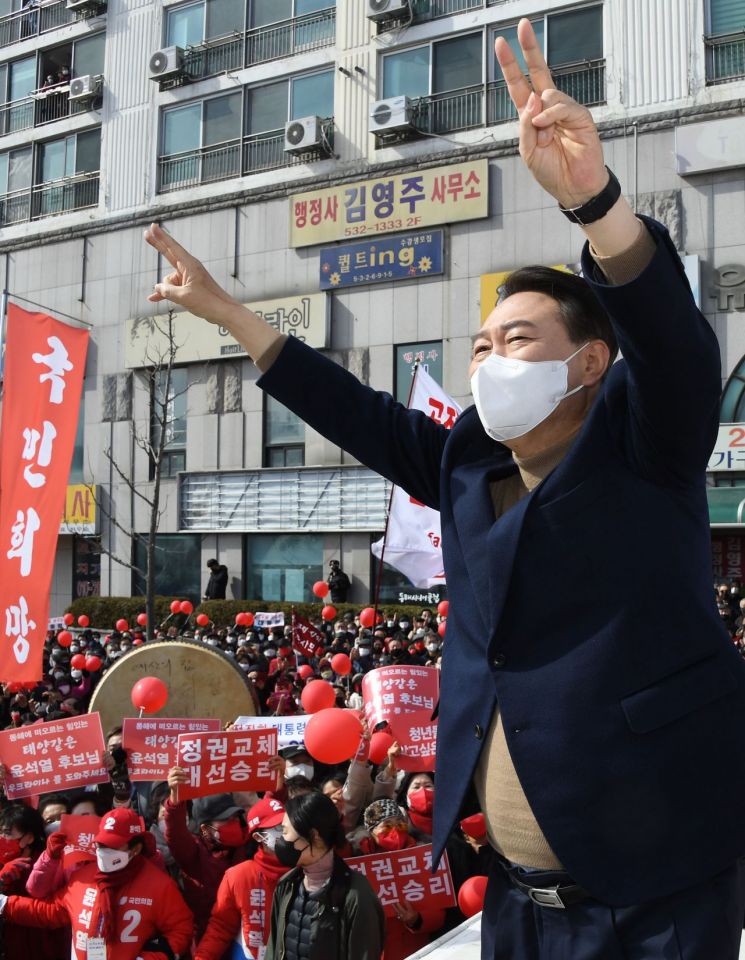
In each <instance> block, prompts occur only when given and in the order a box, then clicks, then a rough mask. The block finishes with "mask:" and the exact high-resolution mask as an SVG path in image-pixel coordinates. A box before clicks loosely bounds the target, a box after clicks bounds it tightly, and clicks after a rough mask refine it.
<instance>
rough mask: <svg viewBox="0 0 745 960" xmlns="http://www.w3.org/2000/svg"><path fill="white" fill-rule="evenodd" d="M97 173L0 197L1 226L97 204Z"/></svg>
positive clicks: (57, 181) (48, 183)
mask: <svg viewBox="0 0 745 960" xmlns="http://www.w3.org/2000/svg"><path fill="white" fill-rule="evenodd" d="M98 184H99V172H98V171H95V172H94V173H81V174H78V175H77V176H74V177H63V178H62V179H60V180H50V181H47V182H46V183H39V184H37V185H36V186H34V187H27V188H26V189H24V190H15V191H13V192H12V193H6V194H5V195H2V196H0V224H1V225H2V226H9V225H10V224H13V223H23V222H24V221H27V220H38V219H40V218H42V217H54V216H57V215H59V214H61V213H72V212H73V211H74V210H83V209H85V208H86V207H95V206H96V205H97V204H98Z"/></svg>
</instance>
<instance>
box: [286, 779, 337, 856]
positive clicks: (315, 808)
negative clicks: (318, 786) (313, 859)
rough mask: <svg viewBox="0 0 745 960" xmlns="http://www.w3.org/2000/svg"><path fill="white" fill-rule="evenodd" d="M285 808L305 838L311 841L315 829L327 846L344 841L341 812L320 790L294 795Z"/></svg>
mask: <svg viewBox="0 0 745 960" xmlns="http://www.w3.org/2000/svg"><path fill="white" fill-rule="evenodd" d="M285 810H286V812H287V819H288V820H289V821H290V823H291V824H292V826H293V829H294V830H295V832H296V833H297V834H298V836H299V837H302V838H303V840H307V841H308V842H309V843H310V839H311V832H312V831H313V830H315V831H317V833H318V836H319V837H320V838H321V840H322V841H323V843H324V844H325V845H326V846H327V847H336V846H340V845H341V844H342V843H344V831H343V830H342V826H341V820H340V819H339V813H338V811H337V809H336V807H335V806H334V804H333V803H332V802H331V800H330V799H329V798H328V797H326V796H324V794H322V793H321V792H320V791H317V790H314V791H313V792H312V793H305V794H303V795H302V796H299V797H292V798H291V799H289V800H288V801H287V802H286V803H285Z"/></svg>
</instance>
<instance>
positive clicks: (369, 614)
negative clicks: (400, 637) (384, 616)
mask: <svg viewBox="0 0 745 960" xmlns="http://www.w3.org/2000/svg"><path fill="white" fill-rule="evenodd" d="M360 623H361V624H362V626H363V627H371V626H372V625H373V624H374V623H375V610H374V609H373V608H372V607H365V609H364V610H360Z"/></svg>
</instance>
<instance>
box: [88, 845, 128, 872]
mask: <svg viewBox="0 0 745 960" xmlns="http://www.w3.org/2000/svg"><path fill="white" fill-rule="evenodd" d="M131 859H132V853H131V852H130V851H129V850H114V849H113V848H112V847H99V848H98V850H96V863H97V864H98V869H99V870H100V871H101V873H116V871H117V870H122V869H124V867H126V866H127V864H128V863H129V861H130V860H131Z"/></svg>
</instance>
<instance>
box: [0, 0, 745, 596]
mask: <svg viewBox="0 0 745 960" xmlns="http://www.w3.org/2000/svg"><path fill="white" fill-rule="evenodd" d="M522 16H528V17H530V19H531V20H532V21H533V24H534V27H535V29H536V32H537V34H538V36H539V38H540V40H541V42H542V43H543V44H544V49H545V51H546V56H547V59H548V62H549V64H550V66H551V67H552V70H553V72H554V76H555V79H556V83H557V85H558V86H559V87H560V88H561V89H563V90H565V91H566V92H568V93H569V94H571V95H572V96H574V97H576V98H577V99H579V100H580V101H582V102H583V103H586V104H587V105H588V107H589V108H590V109H591V110H592V112H593V115H594V117H595V119H596V122H597V123H598V124H599V127H600V129H601V133H602V136H603V138H604V142H605V148H606V151H607V160H608V163H609V165H610V166H611V167H612V168H613V170H614V171H615V173H616V174H617V176H618V178H619V180H620V181H621V183H622V185H623V188H624V191H625V193H626V195H627V196H628V197H629V199H630V202H631V203H632V205H634V206H635V208H636V209H637V210H638V211H640V212H643V213H649V214H652V215H654V216H656V217H657V218H659V219H660V220H662V221H663V222H664V223H665V224H666V225H667V226H668V228H669V229H670V232H671V234H672V237H673V239H674V241H675V243H676V246H677V247H678V249H679V250H680V252H681V254H683V255H684V256H685V257H686V268H687V271H688V273H689V277H690V278H691V281H692V285H693V286H694V289H695V292H696V296H697V298H698V300H699V304H700V306H701V309H702V310H703V312H704V314H705V315H706V316H707V318H708V319H709V321H710V322H711V324H712V326H713V328H714V329H715V331H716V333H717V336H718V338H719V342H720V346H721V350H722V361H723V385H724V384H726V385H727V391H726V392H725V399H726V398H727V397H729V401H728V403H727V402H726V403H725V409H723V419H724V420H725V421H726V423H728V424H731V426H728V427H724V428H723V430H722V435H721V437H720V444H719V445H718V447H717V452H716V454H715V457H713V458H712V464H711V467H712V470H711V473H710V493H711V503H712V522H713V524H714V525H715V527H716V528H717V529H716V530H715V550H716V553H717V557H720V556H721V557H723V558H724V559H723V560H722V562H721V564H720V565H719V566H718V567H717V570H716V571H715V572H716V573H717V575H718V576H725V577H730V578H735V577H739V566H738V565H739V563H740V561H739V559H738V558H739V556H740V554H741V553H742V550H741V539H742V538H741V534H740V531H741V530H742V526H741V524H742V513H743V507H744V506H745V490H741V491H738V487H741V486H742V485H743V484H745V458H744V459H743V462H742V467H741V466H740V462H739V455H740V454H739V450H738V445H740V443H741V441H742V438H743V437H745V428H743V429H742V432H741V433H738V432H737V431H738V430H740V429H741V428H740V427H738V426H737V424H738V423H740V422H741V421H745V409H743V410H741V409H740V408H741V407H745V397H743V395H742V386H743V384H745V360H744V359H743V358H744V357H745V174H744V172H743V171H744V169H745V122H744V121H743V117H742V102H743V96H745V39H743V27H745V0H604V2H597V0H587V2H583V3H567V2H565V0H496V2H493V0H339V2H338V3H337V4H336V5H334V4H333V2H329V0H187V2H179V0H173V2H172V0H165V2H161V0H158V2H151V0H150V2H144V0H52V2H49V3H37V2H36V0H31V2H28V0H26V2H25V3H24V4H23V5H21V0H1V2H0V279H1V280H2V286H3V288H4V289H5V291H6V292H7V296H6V299H10V300H11V301H14V302H17V303H18V304H19V305H20V306H22V307H24V306H28V304H29V303H31V304H39V305H42V306H43V307H45V308H46V309H48V310H49V311H50V312H53V313H54V312H56V313H57V314H58V315H59V316H62V317H63V318H64V317H65V316H68V317H72V318H76V319H79V320H80V321H82V322H84V323H87V324H89V325H90V326H91V346H90V350H89V358H88V364H87V370H86V379H85V386H84V402H83V407H82V410H81V422H80V429H79V434H78V444H77V448H76V456H75V460H74V464H73V471H72V473H71V477H70V495H69V497H68V500H69V505H68V506H69V511H70V515H69V516H67V518H66V521H67V522H66V526H64V527H63V531H64V532H63V533H62V535H61V537H60V542H59V554H58V558H57V565H56V571H55V578H54V583H53V595H52V602H51V608H50V609H51V613H52V614H55V613H58V612H59V611H61V610H62V609H63V607H64V605H65V604H66V603H68V602H69V601H70V599H71V598H72V597H74V596H84V595H86V594H89V593H97V592H100V593H102V594H110V595H126V594H129V593H130V592H131V591H132V590H133V588H137V585H138V584H137V577H136V575H135V574H133V571H132V569H131V564H133V563H134V564H135V565H136V564H137V562H138V558H139V556H140V555H141V553H142V550H143V545H142V541H141V540H139V541H138V540H137V538H134V539H133V537H132V534H133V533H134V534H143V533H146V531H147V529H148V524H149V516H148V509H147V507H146V505H145V503H144V502H143V500H142V499H141V497H140V496H139V494H140V493H145V494H146V495H147V492H148V490H149V489H150V488H151V484H152V464H151V461H150V458H149V457H148V454H147V451H146V450H145V449H143V446H146V444H142V443H138V439H139V440H143V439H144V440H147V439H150V440H152V439H153V437H154V435H155V434H157V424H154V423H153V411H154V409H156V407H157V402H158V397H159V395H160V393H159V391H161V389H162V385H160V386H159V385H158V384H157V383H156V384H153V382H152V378H151V377H148V375H147V369H148V367H149V366H152V363H153V356H154V352H157V351H158V350H159V349H160V347H162V343H163V341H162V332H159V331H162V326H163V318H164V316H165V313H166V311H165V308H164V307H162V306H159V307H158V308H156V307H154V305H152V304H150V303H148V301H147V299H146V298H147V295H148V293H150V292H151V290H152V286H153V284H154V283H155V282H156V280H157V279H158V278H159V277H161V276H162V275H163V274H164V272H165V265H164V264H163V263H162V262H160V260H159V257H158V255H157V254H156V253H155V252H154V251H153V250H152V249H151V248H150V247H148V246H146V245H145V244H144V243H143V240H142V231H143V228H144V227H145V226H146V225H147V224H148V223H149V222H151V221H152V220H157V221H158V222H159V223H161V224H162V225H163V226H165V227H166V228H167V229H168V230H170V231H171V232H172V233H173V234H174V235H175V236H176V237H177V238H178V240H179V241H180V242H181V243H183V244H184V245H185V246H186V247H187V248H188V249H190V250H191V251H192V252H193V253H194V254H195V255H196V256H197V257H199V258H200V259H202V260H203V261H204V262H205V264H206V265H207V267H208V269H209V270H210V271H211V272H212V273H213V274H214V276H215V277H216V279H217V281H218V282H219V283H220V284H222V285H223V286H224V287H225V288H226V289H227V290H228V292H230V293H231V294H232V295H234V296H235V297H237V298H238V299H239V300H241V301H242V302H243V303H247V304H251V305H252V306H253V307H254V308H255V309H258V310H260V311H261V312H262V313H263V314H264V315H265V316H266V317H267V319H269V320H270V321H271V322H272V323H274V324H275V325H276V326H277V327H278V328H279V329H282V330H284V331H286V332H288V333H290V334H292V335H298V336H302V337H303V338H304V339H306V340H308V342H310V343H312V344H313V345H314V346H317V347H319V348H320V349H323V350H325V351H328V352H329V354H330V355H331V356H332V357H333V359H335V360H336V361H337V362H339V363H341V364H342V365H344V366H345V367H346V368H348V369H349V370H351V371H353V372H354V373H355V374H356V375H358V376H359V377H361V378H362V379H363V380H365V381H366V382H368V383H370V384H371V385H372V386H373V387H375V388H379V389H383V390H388V391H391V392H393V393H395V394H396V395H397V396H398V397H399V398H401V399H402V400H404V401H405V400H406V396H407V393H408V388H409V385H410V377H411V370H412V365H413V363H414V361H415V360H416V359H417V358H419V359H420V361H421V362H422V363H423V364H425V365H426V366H427V368H428V369H429V371H430V372H431V373H432V375H433V376H434V377H435V379H437V380H438V381H439V382H441V384H442V385H443V387H444V388H445V390H446V391H447V392H448V393H449V394H450V395H451V396H452V397H453V398H454V399H455V400H457V401H458V402H459V403H461V404H467V403H469V402H470V399H469V388H468V380H467V367H468V359H469V348H470V336H471V334H472V333H473V332H474V331H475V330H476V329H477V327H478V324H479V322H480V321H481V320H482V319H483V318H484V317H485V316H486V315H487V314H488V312H489V310H490V309H491V307H492V306H493V304H494V299H495V297H496V290H497V287H498V285H499V282H500V276H501V275H502V274H503V273H504V272H505V271H509V270H511V269H513V268H515V267H518V266H522V265H525V264H527V263H536V262H538V263H544V264H549V265H569V266H570V268H571V265H574V264H576V263H577V261H578V259H579V254H580V250H581V244H582V236H581V234H580V232H579V231H578V230H577V229H576V228H573V227H572V226H571V225H570V224H569V223H568V222H567V221H566V220H565V218H563V217H562V216H561V215H560V214H558V213H557V211H556V209H555V205H554V204H553V203H552V202H551V201H550V199H549V198H548V197H546V196H545V195H544V194H543V193H542V191H541V190H540V189H539V188H538V187H537V186H536V185H535V184H534V183H533V181H532V179H531V178H530V176H529V175H528V173H527V172H526V170H525V169H524V168H523V165H522V162H521V161H520V159H519V157H518V155H517V141H516V136H517V124H516V121H515V117H514V112H513V110H512V107H511V105H510V102H509V98H508V97H507V94H506V90H505V86H504V83H503V81H502V80H501V75H500V71H499V68H498V66H497V64H496V60H495V57H494V53H493V41H494V38H495V36H497V35H499V34H502V35H504V36H505V37H506V38H507V39H508V40H509V41H510V42H511V43H512V44H513V45H514V44H516V39H515V37H516V24H517V21H518V19H519V18H520V17H522ZM31 308H32V309H33V307H31ZM158 318H160V319H158ZM175 319H176V322H175V331H176V333H175V341H176V344H177V347H178V351H177V356H176V364H177V365H176V367H175V369H174V372H173V377H172V378H171V383H170V393H169V395H168V397H167V398H166V401H167V409H168V411H169V417H170V420H169V425H168V437H167V440H168V444H167V455H166V458H165V473H166V477H165V479H164V481H163V515H162V517H161V519H160V523H159V528H158V529H159V533H158V542H157V545H158V547H159V550H158V560H157V562H158V567H159V579H158V589H159V592H163V593H176V594H182V595H191V596H193V597H198V596H200V595H201V593H202V590H203V587H204V582H205V580H206V574H207V571H206V569H205V562H206V560H207V559H208V558H209V557H212V556H217V557H218V558H219V559H220V561H221V562H224V563H226V564H227V566H228V568H229V573H230V581H229V588H228V596H231V595H232V596H235V597H248V598H252V599H260V598H263V599H266V600H273V599H278V600H288V601H290V600H301V599H306V600H308V599H311V593H310V586H311V584H312V583H313V581H314V580H316V579H319V578H320V577H322V576H324V575H325V572H326V570H327V566H328V560H329V559H331V558H338V559H340V560H341V563H342V567H343V568H344V569H345V570H346V572H347V573H348V574H349V575H350V577H351V578H352V582H353V588H352V592H351V594H350V599H352V600H354V601H355V602H357V601H359V602H360V603H363V602H366V601H368V600H369V599H370V598H371V595H372V591H373V589H374V579H375V567H374V564H373V561H372V558H371V554H370V544H371V542H372V541H373V540H375V539H377V538H379V537H380V535H381V532H382V529H383V525H384V521H385V513H386V506H387V502H388V496H389V492H390V491H389V487H388V485H387V484H386V483H385V482H384V481H383V480H382V479H381V478H380V477H377V476H375V475H374V474H372V473H371V472H370V471H368V470H366V469H365V468H364V467H361V466H360V465H359V464H357V463H355V462H353V461H351V460H350V458H349V457H348V456H346V455H345V454H343V453H342V452H341V451H340V450H338V449H337V448H335V447H333V446H332V445H331V444H329V443H328V442H327V441H325V440H324V439H323V438H321V437H320V436H318V435H317V434H315V433H314V431H312V430H310V429H309V428H306V427H305V426H304V425H302V424H301V423H299V421H298V420H297V418H295V417H294V416H292V415H291V414H289V413H288V411H286V410H284V409H283V408H281V407H280V406H278V405H277V404H275V403H273V402H272V401H271V400H270V399H267V398H265V397H264V396H263V395H262V392H261V391H260V390H259V389H258V388H257V387H256V380H257V376H258V374H257V371H256V370H255V368H254V367H253V365H252V363H251V362H250V361H249V360H248V359H247V358H246V357H245V355H243V354H242V353H241V352H240V351H239V350H237V347H236V345H235V344H234V342H233V341H232V340H230V338H228V337H226V336H224V331H220V330H219V329H218V328H214V327H209V325H207V324H204V323H202V322H201V321H200V322H197V321H196V319H195V318H192V317H189V316H187V315H180V316H178V315H177V316H176V318H175ZM159 345H160V346H159ZM661 359H662V362H664V358H661ZM318 389H319V390H323V384H322V383H319V384H318ZM338 415H339V416H346V415H347V411H345V410H340V411H338ZM733 431H734V432H733ZM107 451H110V452H111V455H112V456H111V458H109V457H108V456H107ZM112 460H113V462H112ZM127 480H130V481H132V482H126V481H127ZM91 488H95V498H94V497H93V490H92V489H91ZM740 492H742V498H740ZM653 535H654V534H653V532H651V536H652V537H653ZM661 546H663V545H661ZM119 561H124V562H119ZM415 594H418V595H421V596H422V597H424V595H425V594H426V591H424V592H422V591H416V590H414V589H413V588H412V587H411V586H410V585H407V584H406V582H405V581H404V580H402V579H401V578H400V577H397V576H396V574H395V572H393V571H387V572H386V574H385V577H384V582H383V594H382V595H383V598H384V599H385V600H386V601H390V602H393V601H395V600H397V599H400V598H401V597H402V596H404V595H407V596H411V595H415Z"/></svg>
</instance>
